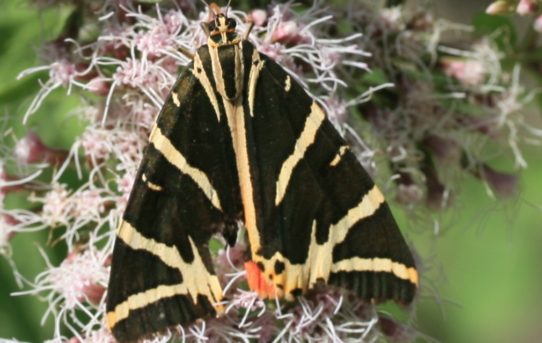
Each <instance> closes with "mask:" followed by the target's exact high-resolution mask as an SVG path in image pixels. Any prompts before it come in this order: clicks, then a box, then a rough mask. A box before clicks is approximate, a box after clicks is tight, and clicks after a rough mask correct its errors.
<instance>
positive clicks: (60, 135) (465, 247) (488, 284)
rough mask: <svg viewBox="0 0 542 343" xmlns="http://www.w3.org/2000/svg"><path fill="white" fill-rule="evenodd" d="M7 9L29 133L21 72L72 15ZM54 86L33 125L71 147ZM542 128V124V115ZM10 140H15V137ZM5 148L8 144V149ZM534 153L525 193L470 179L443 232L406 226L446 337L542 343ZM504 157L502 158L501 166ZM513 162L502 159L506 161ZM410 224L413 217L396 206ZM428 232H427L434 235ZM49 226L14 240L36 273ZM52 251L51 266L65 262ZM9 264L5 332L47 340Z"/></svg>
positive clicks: (3, 48)
mask: <svg viewBox="0 0 542 343" xmlns="http://www.w3.org/2000/svg"><path fill="white" fill-rule="evenodd" d="M488 3H489V1H474V0H473V1H468V2H466V1H452V0H449V1H435V2H434V6H435V9H436V11H437V14H438V15H439V16H442V17H445V18H450V19H453V20H459V21H463V22H466V23H470V22H471V20H472V18H473V17H474V15H476V14H479V13H481V12H482V11H483V10H484V8H485V7H486V6H487V4H488ZM1 8H2V9H1V11H0V80H2V82H1V83H0V111H1V115H0V117H2V118H6V119H5V120H2V121H1V122H0V125H1V126H2V127H1V128H2V131H5V130H6V129H7V128H13V130H14V133H15V134H16V135H17V136H19V137H20V136H21V135H22V133H23V132H25V130H26V128H24V127H23V126H22V124H21V121H22V115H23V114H24V112H25V110H26V109H27V107H28V105H29V103H30V100H31V99H32V97H33V96H34V95H35V94H36V92H37V91H38V89H39V87H38V84H37V79H38V77H39V76H41V77H42V78H43V79H45V76H46V74H45V73H42V74H36V76H32V77H27V78H24V79H22V80H21V81H16V76H17V74H18V73H19V72H20V71H21V70H23V69H25V68H29V67H32V66H35V65H37V64H38V63H40V61H39V59H38V57H37V51H38V49H39V47H40V44H41V43H43V42H46V41H48V40H50V39H52V38H54V37H55V34H56V33H58V32H59V30H60V29H61V26H62V23H63V20H62V18H65V17H66V15H67V12H66V11H64V10H62V9H49V10H44V11H38V10H37V9H36V7H35V5H32V4H29V3H28V2H24V1H20V0H5V1H3V2H2V6H1ZM64 92H65V91H64V90H60V91H58V92H54V93H53V94H52V95H51V96H50V97H49V98H48V99H47V101H46V102H45V103H44V105H43V106H42V107H41V108H40V110H39V111H38V113H36V114H34V115H33V116H32V118H31V120H30V123H29V124H28V127H29V128H31V129H33V130H35V131H36V132H38V133H39V135H40V136H41V137H42V139H43V140H44V141H45V142H46V144H47V145H50V146H54V147H63V148H67V147H69V146H70V145H71V144H70V143H71V142H72V140H73V138H74V137H75V136H76V135H77V134H78V133H79V132H80V129H81V126H80V123H78V122H77V120H76V119H75V118H74V116H71V114H72V112H73V110H74V109H75V107H76V106H77V99H76V98H75V97H72V98H69V97H66V95H65V93H64ZM541 126H542V122H541ZM8 141H9V139H8ZM2 148H6V147H2ZM540 151H541V150H540V148H537V147H531V148H529V149H527V150H526V152H527V158H528V161H529V168H528V169H527V170H525V171H523V172H522V175H521V193H520V195H519V196H518V197H517V198H515V199H513V200H509V201H507V202H495V201H493V200H491V199H490V198H489V197H488V196H487V194H486V192H485V189H484V188H483V186H482V185H481V183H480V182H479V181H477V180H474V179H471V180H467V181H466V182H465V183H464V185H462V194H461V195H460V196H459V197H458V198H457V199H456V200H455V201H456V207H455V208H454V209H453V210H451V211H449V212H448V213H446V214H445V215H443V218H442V220H443V223H445V225H444V227H443V230H442V231H441V234H440V235H439V236H438V237H434V236H431V235H429V234H419V233H418V232H421V231H424V230H420V228H416V229H415V230H408V229H407V230H406V232H407V235H408V238H409V240H410V241H411V242H413V243H414V244H415V246H416V248H417V250H418V251H419V253H420V255H421V257H422V263H423V265H422V266H421V269H422V271H423V272H424V274H423V282H424V283H423V286H424V290H423V292H422V294H421V296H420V299H419V302H418V305H417V316H416V318H415V320H414V323H415V326H416V327H417V328H419V330H420V331H421V332H424V333H426V334H427V335H429V336H431V337H434V338H436V339H437V340H439V341H442V342H542V325H541V324H542V306H541V305H542V263H541V262H542V249H541V248H542V154H541V153H540ZM498 162H499V161H497V163H496V164H498ZM508 162H509V161H502V163H503V164H505V165H506V163H508ZM394 213H396V215H397V216H398V217H399V219H400V221H401V222H402V224H403V225H402V226H403V227H407V228H408V227H409V225H412V224H410V223H409V222H408V221H407V220H406V219H405V218H404V217H402V213H401V211H400V209H398V208H394ZM427 231H428V230H425V232H427ZM46 240H47V237H46V233H45V232H44V233H37V234H33V235H28V234H25V235H16V236H15V237H14V238H13V240H12V248H13V251H14V260H15V262H16V263H17V265H18V266H19V271H20V272H21V273H22V275H24V276H25V277H26V278H28V279H30V280H32V279H34V277H35V275H37V273H39V272H40V271H41V270H43V268H44V265H45V264H44V261H43V259H42V258H41V257H40V255H39V253H38V250H37V246H39V245H41V246H43V245H44V244H45V242H46ZM63 254H64V252H63V251H59V252H58V256H50V258H51V263H52V264H54V265H56V264H58V263H59V262H60V261H61V258H62V255H63ZM17 290H18V288H17V286H16V284H15V281H14V277H13V271H12V269H11V267H10V265H9V264H8V263H7V262H6V261H5V260H4V259H2V258H0V338H17V339H19V340H21V341H28V342H41V341H43V340H45V339H48V338H50V337H51V336H52V331H53V328H52V325H53V322H52V320H51V318H49V320H47V321H45V323H44V325H43V326H41V325H40V322H41V319H42V315H43V313H44V312H45V309H46V304H45V303H43V302H40V301H39V300H38V299H37V298H36V297H31V296H20V297H11V296H10V293H11V292H14V291H17Z"/></svg>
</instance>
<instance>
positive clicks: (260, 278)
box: [245, 260, 276, 299]
mask: <svg viewBox="0 0 542 343" xmlns="http://www.w3.org/2000/svg"><path fill="white" fill-rule="evenodd" d="M245 270H246V272H247V282H248V287H249V288H250V290H251V291H254V292H256V293H258V295H259V296H260V297H261V298H263V299H267V298H269V299H274V298H275V297H276V291H275V286H274V285H273V283H272V282H270V281H269V280H268V279H266V278H265V276H264V274H263V272H262V271H261V269H260V268H259V267H258V265H257V264H256V263H255V262H254V261H252V260H251V261H247V262H245Z"/></svg>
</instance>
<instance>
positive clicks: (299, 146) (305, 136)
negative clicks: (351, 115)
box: [275, 102, 326, 205]
mask: <svg viewBox="0 0 542 343" xmlns="http://www.w3.org/2000/svg"><path fill="white" fill-rule="evenodd" d="M325 118H326V115H325V114H324V112H323V111H322V109H321V108H320V106H318V104H316V102H313V103H312V106H311V113H310V114H309V116H308V117H307V119H306V121H305V126H304V127H303V131H302V132H301V135H299V137H298V139H297V142H296V143H295V146H294V152H293V153H292V154H291V155H290V156H288V158H287V159H286V161H284V163H283V164H282V167H281V169H280V173H279V177H278V180H277V186H276V187H277V190H276V195H275V205H279V204H280V202H281V201H282V199H284V195H285V193H286V189H287V188H288V184H289V183H290V178H291V177H292V173H293V171H294V168H295V167H296V166H297V164H298V163H299V162H300V161H301V160H302V159H303V156H305V153H306V152H307V149H308V148H309V146H311V145H312V144H313V143H314V140H315V139H316V133H317V132H318V129H319V128H320V126H321V125H322V123H323V122H324V119H325Z"/></svg>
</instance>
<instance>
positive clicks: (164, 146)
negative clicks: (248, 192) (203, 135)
mask: <svg viewBox="0 0 542 343" xmlns="http://www.w3.org/2000/svg"><path fill="white" fill-rule="evenodd" d="M151 143H152V144H153V145H154V147H155V148H156V149H157V150H158V151H160V152H161V153H162V155H164V157H165V158H166V159H167V160H168V161H169V162H170V163H171V164H173V165H174V166H175V167H177V168H178V169H179V170H180V171H181V172H182V173H183V174H186V175H188V176H190V177H191V178H192V180H194V182H195V183H196V184H197V185H198V187H199V188H200V189H201V190H202V191H203V193H204V194H205V196H206V197H207V198H208V199H209V201H211V203H212V204H213V206H214V207H216V208H217V209H219V210H222V206H221V205H220V199H219V198H218V193H217V192H216V190H215V189H214V187H213V186H212V185H211V182H210V181H209V178H207V175H205V173H204V172H202V171H201V170H199V169H197V168H194V167H192V166H191V165H189V164H188V162H187V161H186V159H185V158H184V156H183V155H182V154H181V152H180V151H179V150H177V149H176V148H175V147H174V146H173V144H171V141H170V140H169V139H168V138H167V137H166V136H164V135H163V134H162V131H161V130H160V128H159V127H156V129H154V130H153V134H152V135H151Z"/></svg>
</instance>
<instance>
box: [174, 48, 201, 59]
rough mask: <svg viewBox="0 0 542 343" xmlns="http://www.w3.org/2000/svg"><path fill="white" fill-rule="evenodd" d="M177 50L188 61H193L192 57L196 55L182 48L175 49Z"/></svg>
mask: <svg viewBox="0 0 542 343" xmlns="http://www.w3.org/2000/svg"><path fill="white" fill-rule="evenodd" d="M177 50H178V51H179V52H180V53H181V54H183V55H185V56H186V57H187V58H188V59H190V60H194V57H195V56H196V54H194V53H193V52H192V51H190V50H188V49H187V48H185V47H184V46H181V47H179V48H177Z"/></svg>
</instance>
